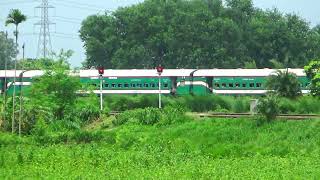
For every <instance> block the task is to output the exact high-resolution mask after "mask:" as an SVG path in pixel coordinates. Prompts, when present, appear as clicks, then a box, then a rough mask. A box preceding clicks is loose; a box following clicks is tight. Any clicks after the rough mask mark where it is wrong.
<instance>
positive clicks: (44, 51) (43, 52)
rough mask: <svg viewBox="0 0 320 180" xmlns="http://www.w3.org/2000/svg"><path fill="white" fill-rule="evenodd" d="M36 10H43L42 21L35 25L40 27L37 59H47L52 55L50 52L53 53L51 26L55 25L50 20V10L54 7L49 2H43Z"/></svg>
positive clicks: (46, 0) (45, 0) (44, 0)
mask: <svg viewBox="0 0 320 180" xmlns="http://www.w3.org/2000/svg"><path fill="white" fill-rule="evenodd" d="M36 8H37V9H41V20H40V21H39V22H37V23H35V25H39V26H40V34H39V39H38V53H37V57H43V58H46V57H48V55H50V52H52V46H51V36H50V25H52V24H54V23H52V22H51V21H50V20H49V8H54V7H53V6H51V5H49V2H48V0H42V3H41V5H39V6H37V7H36Z"/></svg>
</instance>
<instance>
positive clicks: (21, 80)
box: [19, 43, 25, 136]
mask: <svg viewBox="0 0 320 180" xmlns="http://www.w3.org/2000/svg"><path fill="white" fill-rule="evenodd" d="M24 48H25V43H23V45H22V61H24ZM22 64H23V63H22ZM22 70H23V67H22ZM24 72H25V70H23V71H22V72H21V73H20V75H19V77H20V98H19V100H20V109H19V136H21V118H22V103H23V99H22V98H23V92H22V85H23V79H22V78H23V73H24Z"/></svg>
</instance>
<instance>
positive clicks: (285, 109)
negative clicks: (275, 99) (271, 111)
mask: <svg viewBox="0 0 320 180" xmlns="http://www.w3.org/2000/svg"><path fill="white" fill-rule="evenodd" d="M296 110H297V107H296V102H295V101H292V100H290V99H286V98H281V99H280V100H279V112H280V113H282V114H289V113H294V112H296Z"/></svg>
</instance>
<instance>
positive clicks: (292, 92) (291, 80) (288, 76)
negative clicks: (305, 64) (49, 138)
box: [266, 70, 301, 98]
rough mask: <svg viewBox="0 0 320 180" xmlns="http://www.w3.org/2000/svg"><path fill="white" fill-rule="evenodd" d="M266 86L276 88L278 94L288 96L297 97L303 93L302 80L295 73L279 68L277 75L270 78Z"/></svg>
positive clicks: (271, 88) (270, 88)
mask: <svg viewBox="0 0 320 180" xmlns="http://www.w3.org/2000/svg"><path fill="white" fill-rule="evenodd" d="M266 87H267V88H268V89H269V90H274V91H275V93H276V94H278V95H279V96H282V97H287V98H296V97H298V96H300V95H301V87H300V82H299V80H298V78H297V76H296V75H295V74H293V73H290V72H288V70H286V71H281V70H278V71H277V73H276V74H275V75H272V76H270V77H269V78H268V80H267V82H266Z"/></svg>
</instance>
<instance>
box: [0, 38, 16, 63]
mask: <svg viewBox="0 0 320 180" xmlns="http://www.w3.org/2000/svg"><path fill="white" fill-rule="evenodd" d="M16 54H17V50H16V48H15V45H14V41H13V40H12V39H7V37H6V34H5V33H3V32H0V69H5V66H6V64H7V68H8V69H11V68H12V67H13V64H14V63H13V58H14V57H16Z"/></svg>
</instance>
